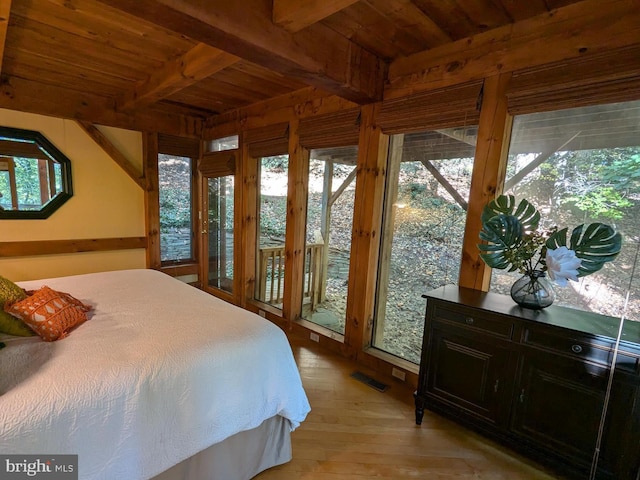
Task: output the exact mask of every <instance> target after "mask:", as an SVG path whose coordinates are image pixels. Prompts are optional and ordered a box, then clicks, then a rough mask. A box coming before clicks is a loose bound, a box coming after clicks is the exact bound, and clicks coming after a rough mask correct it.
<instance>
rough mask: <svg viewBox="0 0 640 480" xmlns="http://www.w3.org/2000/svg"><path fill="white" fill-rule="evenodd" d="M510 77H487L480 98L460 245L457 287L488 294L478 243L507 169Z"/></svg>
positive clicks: (485, 268) (488, 274)
mask: <svg viewBox="0 0 640 480" xmlns="http://www.w3.org/2000/svg"><path fill="white" fill-rule="evenodd" d="M510 80H511V73H503V74H500V75H494V76H492V77H487V78H486V79H485V82H484V87H483V90H482V92H483V94H482V110H481V112H480V124H479V126H478V142H477V144H476V154H475V160H474V164H473V174H472V176H471V188H470V190H469V208H468V210H467V221H466V226H465V234H464V240H463V243H462V264H461V265H460V279H459V285H460V286H461V287H467V288H474V289H476V290H484V291H487V290H489V281H490V279H491V269H490V268H489V267H488V266H487V265H486V264H485V263H484V262H483V261H482V259H481V258H480V254H479V252H478V246H477V245H478V243H479V242H480V240H479V237H478V236H479V235H480V230H481V229H482V222H481V221H480V216H481V214H482V210H483V208H484V206H485V205H486V204H487V203H488V202H489V201H491V200H493V199H494V198H495V197H496V196H497V195H498V194H499V193H500V192H501V191H502V187H503V184H504V178H505V173H506V165H507V153H508V150H509V136H510V133H511V116H510V115H509V114H508V112H507V96H506V92H507V88H508V85H509V81H510Z"/></svg>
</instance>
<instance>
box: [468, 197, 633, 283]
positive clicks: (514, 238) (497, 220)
mask: <svg viewBox="0 0 640 480" xmlns="http://www.w3.org/2000/svg"><path fill="white" fill-rule="evenodd" d="M481 220H482V230H481V231H480V240H483V241H484V242H486V243H481V244H478V249H479V250H480V257H481V258H482V260H483V261H484V262H485V263H486V264H487V265H489V266H490V267H491V268H498V269H503V270H509V271H515V270H519V271H520V272H521V273H523V274H528V275H532V274H533V272H534V271H540V272H548V273H549V277H551V279H552V280H555V281H556V283H557V284H558V285H561V286H564V285H566V283H567V279H571V280H577V278H578V277H583V276H586V275H590V274H591V273H594V272H596V271H598V270H600V269H601V268H602V266H603V265H604V264H605V263H606V262H610V261H611V260H613V259H614V258H615V257H616V256H617V255H618V253H619V252H620V248H621V246H622V237H621V235H620V234H619V233H617V232H615V230H614V229H613V228H612V227H610V226H609V225H605V224H603V223H592V224H589V225H584V224H582V225H579V226H578V227H576V228H574V229H573V231H572V232H571V235H570V237H569V238H567V233H568V229H567V228H563V229H561V230H558V227H553V228H551V229H549V230H541V229H540V228H539V223H540V212H539V211H538V210H537V209H536V208H535V207H534V206H533V205H532V204H531V203H529V202H528V201H527V200H524V199H523V200H521V201H520V203H518V204H517V205H516V202H515V198H514V197H513V195H500V196H499V197H498V198H496V199H495V200H493V201H491V202H489V204H487V205H486V206H485V208H484V210H483V211H482V217H481Z"/></svg>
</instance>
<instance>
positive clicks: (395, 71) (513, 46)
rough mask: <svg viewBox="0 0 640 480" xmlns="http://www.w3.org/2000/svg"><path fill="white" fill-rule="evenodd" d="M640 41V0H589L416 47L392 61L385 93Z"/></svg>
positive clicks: (404, 92)
mask: <svg viewBox="0 0 640 480" xmlns="http://www.w3.org/2000/svg"><path fill="white" fill-rule="evenodd" d="M636 44H640V2H632V1H628V0H584V1H582V2H578V3H574V4H571V5H568V6H566V7H562V8H559V9H557V10H553V11H551V12H549V13H545V14H543V15H538V16H536V17H533V18H530V19H527V20H523V21H520V22H517V23H515V24H512V25H506V26H503V27H499V28H496V29H493V30H490V31H487V32H483V33H480V34H478V35H474V36H473V37H470V38H465V39H462V40H458V41H456V42H453V43H450V44H446V45H443V46H440V47H436V48H433V49H431V50H427V51H424V52H420V53H416V54H414V55H410V56H408V57H403V58H400V59H398V60H396V61H394V62H393V63H392V64H391V65H390V67H389V80H388V84H387V86H386V89H385V95H384V96H385V99H390V98H398V97H402V96H405V95H409V94H411V93H414V92H417V91H421V90H429V89H434V88H441V87H446V86H449V85H454V84H456V83H462V82H465V81H470V80H478V79H481V78H484V77H487V76H490V75H495V74H498V73H500V72H508V71H514V70H518V69H522V68H530V67H535V66H538V65H544V64H547V63H553V62H559V61H565V60H571V59H577V58H580V57H584V56H586V55H591V54H597V53H600V52H604V51H607V50H612V49H616V48H622V47H627V46H630V45H636Z"/></svg>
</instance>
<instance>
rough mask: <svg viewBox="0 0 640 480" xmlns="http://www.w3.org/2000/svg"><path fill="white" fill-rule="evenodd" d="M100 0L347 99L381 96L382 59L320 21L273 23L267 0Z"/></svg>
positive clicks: (377, 97)
mask: <svg viewBox="0 0 640 480" xmlns="http://www.w3.org/2000/svg"><path fill="white" fill-rule="evenodd" d="M99 1H100V2H102V3H105V4H107V5H110V6H112V7H115V8H118V9H120V10H122V11H123V12H126V13H128V14H131V15H134V16H137V17H139V18H141V19H143V20H145V21H149V22H153V23H155V24H157V25H161V26H162V27H164V28H167V29H169V30H172V31H174V32H177V33H180V34H183V35H186V36H188V37H190V38H192V39H194V40H197V41H199V42H202V43H206V44H207V45H211V46H213V47H216V48H220V49H222V50H224V51H226V52H228V53H230V54H232V55H236V56H238V57H240V58H244V59H246V60H249V61H250V62H253V63H255V64H257V65H261V66H263V67H265V68H268V69H270V70H273V71H275V72H279V73H281V74H283V75H286V76H289V77H292V78H296V79H299V80H300V81H302V82H305V83H307V84H308V85H312V86H316V87H319V88H322V89H324V90H326V91H328V92H330V93H335V94H336V95H339V96H341V97H344V98H346V99H348V100H352V101H354V102H357V103H361V104H363V103H370V102H374V101H378V100H380V99H381V98H382V89H383V86H384V79H385V76H386V69H387V68H386V67H387V66H386V63H385V62H384V61H383V60H381V59H380V58H378V57H376V56H375V55H373V54H372V53H370V52H368V51H366V50H364V49H363V48H361V47H360V46H358V45H356V44H355V43H354V42H352V41H350V40H349V39H347V38H345V37H343V36H341V35H339V34H338V33H336V32H335V31H333V30H331V29H329V28H327V27H325V26H323V25H322V24H319V23H318V24H314V25H311V26H310V27H308V28H305V29H304V30H302V31H300V32H298V33H290V32H287V31H286V30H284V29H282V28H280V27H279V26H277V25H275V24H274V23H273V22H272V20H271V18H272V12H271V2H270V1H266V0H244V1H242V2H238V1H235V2H217V3H216V6H215V8H211V7H210V6H209V5H208V4H207V3H206V2H200V1H197V0H136V1H135V2H132V1H130V0H99Z"/></svg>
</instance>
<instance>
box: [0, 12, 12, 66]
mask: <svg viewBox="0 0 640 480" xmlns="http://www.w3.org/2000/svg"><path fill="white" fill-rule="evenodd" d="M10 13H11V0H0V73H2V60H3V58H4V44H5V41H6V40H7V30H8V29H9V15H10Z"/></svg>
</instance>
